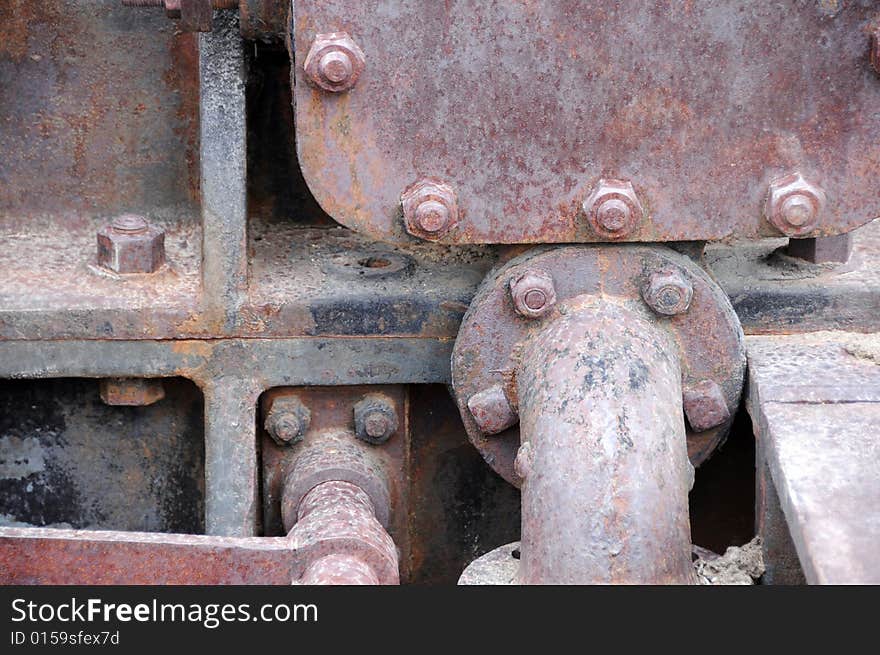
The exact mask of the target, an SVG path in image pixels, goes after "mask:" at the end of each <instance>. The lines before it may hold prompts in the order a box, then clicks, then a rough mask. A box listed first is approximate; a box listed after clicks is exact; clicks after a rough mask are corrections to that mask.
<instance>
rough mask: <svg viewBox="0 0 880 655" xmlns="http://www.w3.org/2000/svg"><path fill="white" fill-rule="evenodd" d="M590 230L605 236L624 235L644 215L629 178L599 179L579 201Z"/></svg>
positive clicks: (630, 230) (618, 236)
mask: <svg viewBox="0 0 880 655" xmlns="http://www.w3.org/2000/svg"><path fill="white" fill-rule="evenodd" d="M582 208H583V212H584V214H585V215H586V217H587V221H589V223H590V227H591V228H592V229H593V231H594V232H595V233H596V234H597V235H599V236H600V237H603V238H605V239H623V238H624V237H626V236H628V235H630V234H632V233H633V232H634V231H635V230H636V228H637V227H638V226H639V225H640V224H641V222H642V221H643V220H644V218H645V210H644V207H642V203H641V202H639V199H638V196H636V192H635V189H634V188H633V185H632V183H631V182H629V181H628V180H599V184H598V186H597V187H596V188H595V189H594V190H593V192H592V193H591V194H590V196H589V198H587V199H586V200H585V201H584V204H583V205H582Z"/></svg>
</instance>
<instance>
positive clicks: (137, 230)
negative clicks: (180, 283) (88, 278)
mask: <svg viewBox="0 0 880 655" xmlns="http://www.w3.org/2000/svg"><path fill="white" fill-rule="evenodd" d="M164 263H165V232H164V231H163V230H160V229H158V228H156V227H153V226H151V225H150V224H149V223H147V221H146V219H145V218H144V217H143V216H138V215H136V214H124V215H122V216H118V217H116V218H115V219H113V222H112V223H111V224H110V225H108V226H106V227H102V228H101V229H100V230H98V264H99V265H100V266H103V267H105V268H109V269H110V270H111V271H115V272H117V273H153V272H155V271H157V270H158V269H159V268H160V267H161V266H162V264H164Z"/></svg>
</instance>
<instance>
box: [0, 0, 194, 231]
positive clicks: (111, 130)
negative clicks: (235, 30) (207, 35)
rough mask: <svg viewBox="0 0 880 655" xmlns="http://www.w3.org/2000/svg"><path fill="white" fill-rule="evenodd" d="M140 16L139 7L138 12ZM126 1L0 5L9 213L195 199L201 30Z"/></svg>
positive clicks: (15, 216)
mask: <svg viewBox="0 0 880 655" xmlns="http://www.w3.org/2000/svg"><path fill="white" fill-rule="evenodd" d="M135 14H137V15H135ZM149 14H150V12H144V13H142V12H132V11H131V10H130V9H128V8H126V7H122V6H121V5H120V4H119V3H117V2H102V1H99V0H87V1H85V2H73V3H72V2H65V1H63V0H46V1H45V2H28V1H27V0H4V2H2V3H0V88H2V89H3V93H2V94H0V152H2V153H3V156H2V158H0V186H2V189H3V191H2V193H0V217H2V220H3V222H4V223H5V222H6V221H16V222H17V227H18V231H24V230H25V229H26V227H27V226H29V225H30V224H31V221H32V220H35V219H38V218H45V217H46V216H49V215H51V216H52V217H53V218H54V220H55V222H56V229H57V230H58V231H60V232H65V231H67V229H68V228H69V227H70V222H71V220H72V218H73V216H75V215H76V214H78V213H82V214H99V215H103V216H112V215H113V214H116V213H120V212H123V211H143V210H147V209H150V208H153V207H156V206H166V207H167V206H175V205H184V206H189V205H191V204H192V202H193V201H194V200H195V194H196V190H197V188H198V184H199V171H198V164H197V160H198V120H197V115H198V98H199V94H198V78H197V72H198V62H197V58H196V54H197V51H196V43H195V40H194V38H193V37H192V35H186V34H178V33H175V32H174V30H171V29H169V25H168V24H167V23H166V21H165V18H164V16H162V15H161V13H160V15H158V16H155V15H149Z"/></svg>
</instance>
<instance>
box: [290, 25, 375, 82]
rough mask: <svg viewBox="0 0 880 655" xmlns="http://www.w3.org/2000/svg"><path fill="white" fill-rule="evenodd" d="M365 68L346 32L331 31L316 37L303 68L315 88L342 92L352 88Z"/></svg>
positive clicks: (354, 44)
mask: <svg viewBox="0 0 880 655" xmlns="http://www.w3.org/2000/svg"><path fill="white" fill-rule="evenodd" d="M365 65H366V58H365V57H364V53H363V51H362V50H361V49H360V48H359V47H358V44H357V43H355V42H354V40H353V39H352V38H351V37H350V36H349V35H348V34H347V33H346V32H330V33H327V34H318V35H317V36H316V37H315V40H314V41H313V42H312V47H311V48H309V53H308V55H306V60H305V64H304V65H303V68H304V69H305V72H306V76H307V77H308V79H309V80H311V82H312V83H313V84H315V85H316V86H318V87H320V88H321V89H323V90H324V91H330V92H331V93H341V92H342V91H348V90H349V89H351V88H352V87H354V85H355V84H356V83H357V80H358V78H359V77H360V75H361V73H362V72H363V70H364V66H365Z"/></svg>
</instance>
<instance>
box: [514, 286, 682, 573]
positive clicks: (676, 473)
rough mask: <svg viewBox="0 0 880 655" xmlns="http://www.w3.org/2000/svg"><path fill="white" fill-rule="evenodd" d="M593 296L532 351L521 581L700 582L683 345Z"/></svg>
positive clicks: (521, 461)
mask: <svg viewBox="0 0 880 655" xmlns="http://www.w3.org/2000/svg"><path fill="white" fill-rule="evenodd" d="M585 302H586V301H585ZM589 302H590V303H593V304H590V305H583V306H581V307H579V308H576V309H569V311H568V312H566V313H565V314H563V315H561V316H559V317H557V318H554V319H553V320H552V321H550V322H548V324H547V325H546V326H545V327H543V329H542V330H540V331H539V332H537V333H536V334H535V336H534V337H532V338H531V339H530V340H529V341H528V342H527V344H526V346H525V348H524V350H523V353H522V364H521V368H520V370H519V372H518V375H517V387H518V395H519V398H518V401H519V414H520V434H521V439H522V446H521V448H520V453H519V455H518V457H517V471H518V472H519V474H520V475H521V476H523V478H524V482H523V485H522V546H521V581H522V582H523V583H525V584H597V583H598V584H601V583H632V584H663V583H691V582H694V581H695V580H694V574H693V568H692V565H691V557H690V549H691V546H690V523H689V519H688V491H689V488H690V482H691V480H692V469H691V466H690V462H689V461H688V456H687V447H686V441H685V425H684V417H683V414H682V395H681V371H680V365H679V361H678V355H677V352H678V351H677V349H676V348H674V347H673V344H672V343H671V340H670V337H669V335H668V334H667V333H665V332H664V331H663V330H662V329H660V328H659V327H657V326H656V325H655V324H653V323H652V322H651V321H650V320H648V319H646V318H642V317H640V316H639V315H637V314H636V313H635V312H634V311H629V310H627V309H624V308H623V307H621V306H618V305H616V304H614V303H612V302H611V301H608V300H603V299H596V300H594V301H589Z"/></svg>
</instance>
